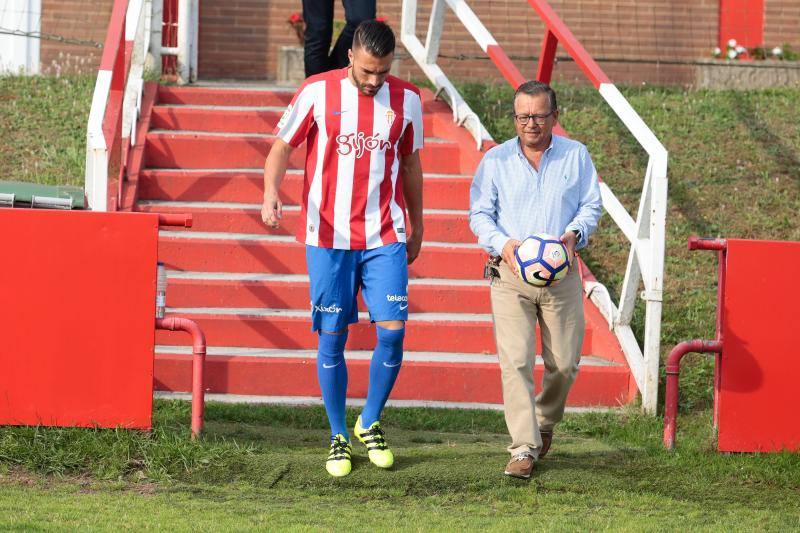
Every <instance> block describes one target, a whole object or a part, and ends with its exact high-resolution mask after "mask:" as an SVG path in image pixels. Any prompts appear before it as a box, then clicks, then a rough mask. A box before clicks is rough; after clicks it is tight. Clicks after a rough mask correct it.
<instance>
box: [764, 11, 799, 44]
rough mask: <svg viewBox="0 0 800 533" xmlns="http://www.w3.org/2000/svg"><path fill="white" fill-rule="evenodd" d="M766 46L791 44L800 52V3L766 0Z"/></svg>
mask: <svg viewBox="0 0 800 533" xmlns="http://www.w3.org/2000/svg"><path fill="white" fill-rule="evenodd" d="M764 8H765V9H764V11H765V13H764V20H765V24H764V45H765V46H768V47H770V48H773V47H775V46H779V45H783V44H784V43H789V44H791V45H792V47H793V48H794V49H795V51H797V50H800V2H798V1H797V0H766V5H765V6H764Z"/></svg>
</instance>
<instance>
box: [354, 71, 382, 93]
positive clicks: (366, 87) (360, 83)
mask: <svg viewBox="0 0 800 533" xmlns="http://www.w3.org/2000/svg"><path fill="white" fill-rule="evenodd" d="M351 73H352V76H353V81H354V82H355V84H356V87H357V88H358V91H359V92H360V93H361V94H363V95H364V96H375V95H376V94H378V91H379V90H380V88H381V87H382V86H383V83H381V84H380V85H372V84H369V83H367V82H365V81H364V80H361V79H359V78H358V75H357V74H356V71H355V69H353V70H351Z"/></svg>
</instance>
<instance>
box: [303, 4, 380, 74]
mask: <svg viewBox="0 0 800 533" xmlns="http://www.w3.org/2000/svg"><path fill="white" fill-rule="evenodd" d="M333 1H334V0H303V20H304V21H305V23H306V42H305V66H306V77H308V76H313V75H314V74H319V73H320V72H326V71H328V70H333V69H336V68H343V67H346V66H347V65H349V64H350V61H349V60H348V59H347V51H348V50H349V49H350V47H351V46H352V45H353V34H354V33H355V31H356V28H357V27H358V25H359V24H361V23H362V22H363V21H365V20H371V19H374V18H375V9H376V8H375V2H376V0H342V4H343V5H344V16H345V21H346V23H347V24H346V25H345V27H344V29H343V30H342V33H341V34H339V38H338V39H337V40H336V44H335V45H334V46H333V50H331V49H330V48H331V39H332V38H333ZM329 52H330V54H329Z"/></svg>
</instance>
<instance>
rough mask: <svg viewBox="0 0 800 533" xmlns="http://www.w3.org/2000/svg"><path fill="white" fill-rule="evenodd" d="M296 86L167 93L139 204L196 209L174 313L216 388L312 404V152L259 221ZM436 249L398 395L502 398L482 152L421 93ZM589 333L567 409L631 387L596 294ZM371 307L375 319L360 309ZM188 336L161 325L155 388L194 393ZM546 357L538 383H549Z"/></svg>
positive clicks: (423, 267) (416, 284) (362, 373)
mask: <svg viewBox="0 0 800 533" xmlns="http://www.w3.org/2000/svg"><path fill="white" fill-rule="evenodd" d="M291 96H292V92H291V91H288V90H285V89H254V88H251V89H241V88H238V89H237V88H232V87H231V88H228V87H190V88H175V87H159V88H158V91H157V94H156V97H155V98H156V100H155V105H154V106H153V108H152V111H151V113H150V129H149V131H148V133H147V137H146V144H145V152H144V161H145V168H143V169H142V170H141V172H140V173H139V176H138V199H137V201H136V203H135V205H134V209H135V210H138V211H150V212H158V213H191V214H192V215H193V217H194V227H193V228H192V229H191V230H187V231H180V230H179V231H162V232H161V236H160V243H159V258H160V260H161V261H164V262H165V263H166V265H167V268H168V272H169V286H168V291H167V305H168V307H169V309H168V312H169V313H170V314H174V315H180V316H186V317H189V318H192V319H194V320H196V321H197V322H198V323H199V324H200V325H201V327H202V328H203V330H204V331H205V333H206V336H207V340H208V344H209V356H208V363H207V364H208V367H207V368H208V371H207V384H208V391H209V392H211V393H223V394H228V395H247V396H256V397H268V398H270V399H273V400H276V401H280V400H284V401H285V400H286V399H287V398H288V399H289V400H290V401H293V400H298V401H302V400H303V399H307V398H309V397H311V398H318V397H319V394H320V393H319V389H318V387H317V384H316V363H315V360H314V359H315V350H314V349H315V347H316V335H314V334H312V333H311V331H310V327H309V296H308V277H307V275H306V270H305V254H304V246H303V245H301V244H299V243H297V242H295V241H294V238H293V237H292V235H293V232H294V228H295V226H296V225H297V224H298V223H299V220H298V219H299V215H300V208H299V203H300V197H301V193H302V188H303V173H302V170H301V169H302V167H303V164H304V154H305V149H304V147H301V148H300V149H298V150H296V151H295V152H294V154H293V156H292V158H291V160H290V169H289V171H288V172H287V175H286V177H285V179H284V181H283V184H282V187H281V194H282V199H283V201H284V203H285V216H284V221H283V224H282V226H281V227H280V228H277V229H271V228H267V227H265V226H264V225H263V224H262V223H261V218H260V201H261V196H262V192H263V189H262V168H263V164H264V159H265V157H266V154H267V152H268V151H269V147H270V146H271V143H272V141H273V139H274V137H273V136H272V130H273V128H274V125H275V123H276V122H277V121H278V119H279V118H280V116H281V114H282V112H283V108H284V107H285V106H286V105H287V104H288V102H289V101H290V99H291ZM423 101H424V112H425V132H426V136H427V139H426V144H425V148H424V150H423V151H422V152H421V154H422V164H423V170H424V172H425V175H424V178H425V185H424V195H425V202H424V203H425V228H426V234H425V238H426V242H425V243H424V246H423V249H422V254H421V256H420V258H419V259H418V260H417V261H416V262H415V263H414V264H413V265H412V266H411V268H410V275H411V282H410V287H409V292H410V297H409V303H410V307H409V309H410V311H411V315H410V319H409V326H408V330H407V334H406V343H405V346H406V354H405V360H404V361H405V362H404V365H403V370H402V372H401V373H400V377H399V379H398V382H397V385H396V387H395V389H394V392H393V394H392V400H394V401H396V402H399V403H401V404H403V403H405V404H419V403H422V404H429V405H461V406H492V405H494V406H496V405H498V404H500V403H502V392H501V387H500V371H499V367H498V365H497V361H496V356H495V355H494V353H495V344H494V337H493V332H492V321H491V315H490V305H489V291H488V286H487V282H486V281H484V280H482V279H481V277H480V276H481V274H482V271H483V262H484V257H485V255H484V252H483V251H482V250H481V249H479V248H478V247H477V245H476V244H475V238H474V236H473V235H472V233H471V232H470V230H469V226H468V216H467V207H468V200H469V185H470V181H471V175H472V172H473V170H474V169H475V167H476V165H477V163H478V161H480V158H481V155H482V153H481V152H479V151H477V150H476V149H475V145H474V141H473V140H472V138H471V137H470V136H469V135H468V134H467V133H466V131H464V130H463V129H461V128H458V127H457V126H455V125H454V124H453V123H452V112H451V111H450V109H449V108H448V107H447V106H446V105H445V104H444V103H442V102H438V101H434V100H433V95H432V94H430V93H429V92H424V95H423ZM585 307H586V318H587V329H586V336H585V341H584V344H583V354H584V356H583V358H582V361H581V370H580V372H579V375H578V379H577V381H576V383H575V385H574V387H573V390H572V392H571V394H570V397H569V405H570V406H573V407H589V406H617V405H619V404H621V403H626V402H629V401H631V400H632V399H633V398H634V396H635V393H636V389H635V385H634V382H633V378H632V375H631V374H630V372H629V370H628V367H627V366H626V364H625V359H624V356H623V354H622V352H621V350H620V348H619V345H618V343H617V341H616V338H615V337H614V335H613V334H612V333H611V332H610V331H609V329H608V326H607V324H606V323H605V321H604V320H603V319H602V317H601V316H600V314H599V312H598V311H597V310H596V309H595V308H594V305H593V304H592V303H591V302H589V301H588V300H587V301H586V304H585ZM361 310H362V311H366V309H365V308H364V307H363V303H362V306H361ZM374 342H375V333H374V328H373V327H372V326H371V325H370V324H369V322H368V320H367V319H366V315H363V320H362V321H361V322H360V323H359V324H358V325H356V326H354V327H352V329H351V333H350V338H349V341H348V346H347V353H346V356H347V359H348V368H349V371H350V385H349V391H348V396H349V397H350V398H353V399H358V398H364V397H365V396H366V392H367V377H368V372H369V359H370V355H371V351H370V350H371V349H372V347H373V346H374ZM185 343H186V339H185V337H184V336H182V335H180V334H176V333H169V332H163V331H160V332H158V334H157V336H156V344H157V345H158V346H157V350H156V352H157V353H156V367H155V377H156V388H157V389H160V390H165V391H189V390H190V386H191V384H190V381H189V378H190V375H191V372H190V371H189V365H190V350H189V348H188V347H186V346H185ZM541 371H542V364H541V360H539V361H538V362H537V365H536V370H535V374H536V377H537V380H540V379H541Z"/></svg>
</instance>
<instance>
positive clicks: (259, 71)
mask: <svg viewBox="0 0 800 533" xmlns="http://www.w3.org/2000/svg"><path fill="white" fill-rule="evenodd" d="M551 3H552V6H553V8H554V9H555V10H556V12H557V13H558V14H559V15H560V16H561V18H562V19H563V20H564V22H565V23H566V24H567V25H568V26H569V27H570V29H571V30H572V31H573V33H574V34H575V35H576V36H577V37H578V39H580V40H581V41H582V42H583V44H584V46H585V47H586V48H587V50H588V51H589V53H590V54H592V55H594V56H596V57H598V58H607V59H611V60H613V59H617V60H620V59H622V60H626V59H627V60H630V59H635V60H643V59H644V60H650V61H652V63H650V64H641V63H621V62H619V61H617V62H614V61H608V62H606V61H603V62H602V66H603V68H604V69H606V70H607V72H608V74H609V75H610V76H611V77H612V79H614V80H616V81H619V82H622V83H625V82H627V83H641V82H642V81H646V82H650V83H670V82H671V83H688V82H691V80H692V76H693V70H692V68H691V67H681V66H675V65H663V64H659V63H658V62H659V61H671V60H693V59H697V58H698V57H708V55H709V50H710V49H711V48H712V47H713V46H714V43H715V40H716V34H717V9H718V0H674V1H672V2H669V3H665V2H663V1H656V0H651V1H641V0H638V1H634V0H623V1H618V2H615V3H613V5H609V2H601V1H599V0H554V1H552V2H551ZM265 4H266V5H265ZM335 4H336V14H335V18H336V19H338V20H343V19H344V14H343V12H342V8H341V5H340V2H336V3H335ZM430 5H431V2H430V0H420V1H419V11H418V13H419V15H418V22H417V29H418V35H420V38H421V39H423V40H424V32H425V31H426V29H427V19H428V15H429V13H430ZM470 5H471V6H472V8H473V9H474V11H475V12H476V13H477V15H478V16H479V17H480V19H481V20H482V21H483V23H484V24H485V25H486V27H487V28H488V29H489V31H490V32H492V34H493V35H494V37H495V39H497V41H498V43H500V45H501V46H503V47H504V49H505V50H506V52H507V53H508V54H509V55H510V56H512V58H514V60H515V62H516V63H517V64H518V66H519V67H520V69H521V70H522V71H523V73H533V72H535V66H534V62H533V60H532V58H533V56H535V55H537V54H538V51H539V44H540V41H541V38H542V32H543V26H542V25H541V23H540V22H539V20H538V17H537V16H536V13H535V12H534V11H533V9H531V8H530V7H529V6H528V5H527V3H526V2H525V1H524V0H477V1H472V2H470ZM400 6H401V0H382V1H379V2H378V14H379V16H385V17H387V18H388V19H389V22H390V24H391V25H392V27H393V28H394V29H395V31H396V32H399V26H400ZM300 10H301V6H300V2H298V1H296V0H295V1H291V0H272V1H269V2H256V1H253V0H204V2H203V5H202V8H201V35H200V58H201V59H200V65H199V70H200V75H201V77H203V76H207V77H229V76H234V77H242V78H260V77H264V76H265V75H266V76H267V77H274V76H275V72H276V69H277V56H278V51H279V47H280V46H285V45H293V44H296V42H295V38H294V35H293V33H292V31H291V28H290V27H289V25H288V24H287V23H286V19H287V18H288V16H289V14H291V13H292V12H294V11H300ZM204 24H205V28H204ZM234 26H235V28H236V30H237V32H239V37H237V38H233V37H231V36H230V35H229V32H230V30H231V29H232V28H233V27H234ZM444 28H445V29H444V32H443V37H442V46H441V54H442V56H443V57H442V59H441V62H440V64H441V65H442V68H443V69H444V70H445V72H446V73H447V74H448V75H449V76H451V77H452V78H454V79H467V78H479V79H498V80H499V79H500V78H499V74H498V73H497V70H496V68H495V67H494V65H493V64H492V63H491V62H490V61H489V60H488V59H487V58H486V57H485V55H484V54H483V52H482V51H481V49H480V47H478V45H477V43H476V42H475V41H474V39H473V38H472V37H471V36H470V34H469V33H468V32H467V30H466V29H465V28H464V26H463V25H462V24H461V22H460V21H459V20H458V19H457V18H456V16H455V15H454V14H453V13H452V11H450V10H449V9H448V10H447V14H446V16H445V23H444ZM242 40H243V42H244V43H246V44H245V46H241V43H240V42H237V41H242ZM399 52H400V53H404V51H403V50H402V47H400V49H399ZM559 54H560V55H566V54H565V53H564V52H563V50H559ZM526 58H527V59H526ZM401 75H403V76H406V77H420V76H421V75H422V74H421V71H419V69H418V68H417V67H416V66H415V65H414V63H413V61H412V60H410V59H407V60H404V61H403V63H402V67H401ZM555 76H556V79H562V80H563V79H566V80H581V79H582V75H581V74H580V72H579V71H578V70H577V69H576V68H575V66H574V65H572V64H570V63H569V62H562V64H561V65H560V66H559V67H557V68H556V71H555Z"/></svg>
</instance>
